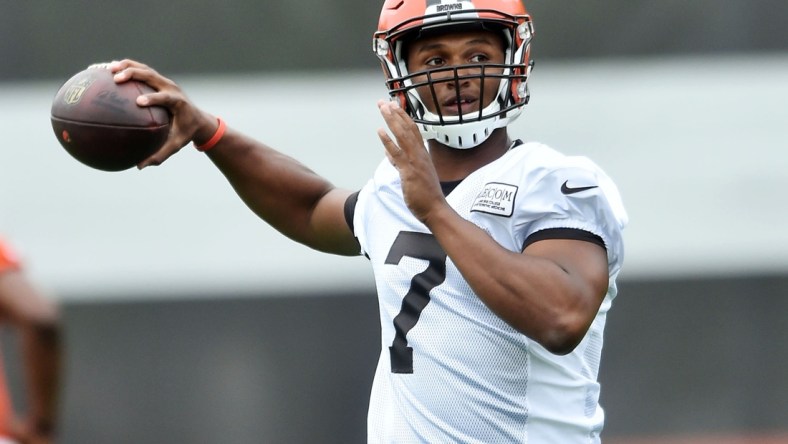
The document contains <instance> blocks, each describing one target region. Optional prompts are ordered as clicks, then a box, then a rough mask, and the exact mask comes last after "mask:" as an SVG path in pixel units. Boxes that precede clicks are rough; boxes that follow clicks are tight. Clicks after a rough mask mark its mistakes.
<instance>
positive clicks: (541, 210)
mask: <svg viewBox="0 0 788 444" xmlns="http://www.w3.org/2000/svg"><path fill="white" fill-rule="evenodd" d="M517 214H518V216H517V220H516V221H515V236H516V237H517V239H518V241H519V242H520V245H525V244H526V243H527V242H528V239H529V238H530V237H532V236H538V234H537V233H539V232H542V231H543V230H553V229H570V230H582V231H586V232H588V233H591V234H592V235H595V236H598V237H599V238H600V239H602V241H603V242H604V246H605V248H606V249H607V254H608V262H609V263H610V265H611V270H612V269H613V268H616V267H618V266H620V264H621V262H622V261H623V253H624V247H623V239H622V230H623V228H624V226H625V225H626V223H627V215H626V212H625V210H624V207H623V204H622V203H621V198H620V195H619V192H618V189H617V188H616V186H615V184H614V183H613V181H612V180H611V179H610V178H609V177H608V176H607V175H606V174H605V173H604V172H603V171H602V170H600V169H599V168H597V167H596V166H595V165H594V164H593V163H591V162H590V161H586V160H585V159H578V160H575V161H573V162H569V163H568V165H565V166H562V167H560V168H556V169H552V170H549V171H547V172H546V173H545V174H544V175H542V176H541V177H540V178H539V180H537V181H536V182H535V183H534V184H533V185H531V186H530V187H528V191H527V193H526V195H525V196H524V198H523V199H522V200H521V203H520V205H519V208H518V211H517Z"/></svg>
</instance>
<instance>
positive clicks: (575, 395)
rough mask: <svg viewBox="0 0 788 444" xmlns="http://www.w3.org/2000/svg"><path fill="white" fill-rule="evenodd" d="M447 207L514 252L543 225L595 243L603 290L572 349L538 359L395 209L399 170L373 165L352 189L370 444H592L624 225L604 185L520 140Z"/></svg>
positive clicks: (599, 421)
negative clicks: (605, 272)
mask: <svg viewBox="0 0 788 444" xmlns="http://www.w3.org/2000/svg"><path fill="white" fill-rule="evenodd" d="M446 198H447V201H448V202H449V204H450V205H451V206H452V207H453V208H454V210H455V211H457V213H459V214H460V215H461V216H462V217H463V218H465V219H467V220H469V221H471V222H473V223H474V224H476V225H477V226H479V227H481V228H482V229H483V230H484V231H486V232H487V233H488V234H489V235H490V236H492V237H493V238H494V239H495V240H496V241H497V242H498V243H499V244H501V245H502V246H503V247H504V248H506V249H508V250H511V251H516V252H521V251H522V250H523V248H524V245H525V244H526V241H527V240H528V239H529V236H531V235H533V234H534V233H536V232H540V233H541V234H544V233H551V232H559V233H560V232H562V231H561V230H552V231H551V229H559V228H561V229H567V228H568V229H571V230H563V232H568V231H572V232H578V230H583V231H585V232H588V233H592V234H593V235H596V236H598V237H599V238H601V240H602V241H603V242H604V245H605V247H606V249H607V255H608V263H609V275H610V285H609V290H608V293H607V295H606V296H605V299H604V302H603V303H602V306H601V308H600V310H599V313H598V314H597V316H596V319H595V320H594V322H593V324H592V325H591V328H590V329H589V331H588V333H587V334H586V337H585V338H584V339H583V341H582V342H581V343H580V345H578V347H577V348H576V349H575V350H574V351H573V352H571V353H569V354H568V355H565V356H557V355H554V354H552V353H550V352H548V351H547V350H546V349H544V348H543V347H542V346H540V345H539V344H537V343H536V342H535V341H533V340H531V339H529V338H528V337H526V336H525V335H523V334H522V333H519V332H518V331H516V330H515V329H513V328H512V327H511V326H509V325H508V324H507V323H506V322H504V321H503V320H502V319H501V318H499V317H498V316H496V315H495V314H494V313H493V312H492V311H490V310H489V309H488V308H487V307H486V306H485V304H484V303H482V301H481V300H480V299H479V298H478V297H477V296H476V295H475V294H474V292H473V291H472V290H471V288H470V287H469V286H468V284H467V282H466V281H465V279H464V278H463V277H462V275H461V274H460V273H459V271H458V270H457V268H456V267H455V266H454V264H453V263H452V261H451V259H449V258H447V256H446V253H445V252H443V250H442V248H441V247H440V246H439V245H438V243H437V242H436V240H435V238H434V237H433V236H432V235H431V234H430V233H429V231H428V230H427V228H426V227H425V226H424V225H423V224H422V223H421V222H419V221H418V220H417V219H416V218H415V217H414V216H413V215H412V214H411V212H410V211H409V210H408V208H407V207H406V206H405V203H404V201H403V198H402V189H401V186H400V178H399V174H398V172H397V171H396V170H395V169H394V168H393V167H392V166H391V165H390V164H389V162H388V161H387V160H384V161H383V162H382V163H381V165H380V166H379V167H378V169H377V171H376V172H375V175H374V177H373V178H372V179H371V180H370V181H369V183H367V185H365V186H364V188H363V189H362V190H361V191H360V192H359V195H358V200H357V203H356V209H355V213H354V216H353V229H354V231H355V235H356V237H357V238H358V240H359V242H360V244H361V248H362V253H363V254H365V255H367V256H368V257H369V259H370V261H371V262H372V266H373V270H374V274H375V280H376V285H377V292H378V297H379V303H380V319H381V326H382V334H381V340H382V344H381V345H382V350H381V354H380V359H379V361H378V366H377V371H376V373H375V379H374V383H373V387H372V394H371V399H370V406H369V415H368V440H369V442H371V443H384V442H385V443H455V442H456V443H485V444H489V443H515V442H518V443H538V444H546V443H560V444H567V443H585V444H587V443H593V442H598V441H599V432H600V431H601V429H602V425H603V422H604V413H603V411H602V409H601V408H600V407H599V403H598V400H599V384H598V382H597V372H598V369H599V359H600V355H601V350H602V331H603V329H604V325H605V316H606V313H607V311H608V309H609V308H610V304H611V302H612V300H613V298H614V297H615V296H616V284H615V279H616V276H617V274H618V271H619V269H620V267H621V262H622V259H623V245H622V238H621V230H622V228H623V227H624V225H625V224H626V219H627V216H626V213H625V211H624V209H623V206H622V204H621V199H620V197H619V194H618V191H617V189H616V187H615V185H614V184H613V182H612V181H611V180H610V179H609V178H608V177H607V175H605V173H604V172H602V170H601V169H599V168H598V167H597V166H596V165H595V164H594V163H592V162H591V161H589V160H588V159H586V158H583V157H568V156H564V155H562V154H560V153H558V152H556V151H554V150H552V149H550V148H548V147H547V146H545V145H542V144H538V143H527V144H523V145H520V146H518V147H516V148H514V149H512V150H510V151H509V152H508V153H506V154H505V155H504V156H502V157H501V158H500V159H497V160H496V161H494V162H492V163H490V164H488V165H486V166H484V167H482V168H481V169H479V170H477V171H475V172H474V173H473V174H471V175H470V176H468V177H467V178H465V179H464V180H463V181H462V182H461V183H459V185H457V186H456V188H455V189H454V190H453V191H451V192H450V193H449V194H448V195H447V197H446ZM546 230H547V231H546ZM557 237H561V236H557ZM468 254H473V252H472V251H469V252H468Z"/></svg>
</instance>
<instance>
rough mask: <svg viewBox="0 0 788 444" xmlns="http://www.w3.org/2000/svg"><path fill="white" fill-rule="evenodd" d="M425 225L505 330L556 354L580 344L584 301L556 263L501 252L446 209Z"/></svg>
mask: <svg viewBox="0 0 788 444" xmlns="http://www.w3.org/2000/svg"><path fill="white" fill-rule="evenodd" d="M428 223H429V225H428V226H429V227H430V229H431V231H432V233H433V235H434V236H435V237H436V239H437V240H438V242H439V243H440V244H441V246H442V247H443V249H444V251H446V253H447V255H448V256H449V257H450V258H451V260H452V262H454V264H455V265H456V266H457V268H458V270H459V271H460V273H461V274H462V275H463V277H464V278H465V280H466V281H467V282H468V284H469V285H470V286H471V288H472V289H473V290H474V292H475V293H476V295H477V296H478V297H479V298H480V299H481V300H482V301H483V302H484V303H485V304H486V305H487V306H488V307H489V308H490V309H491V310H492V311H493V312H495V313H496V314H497V315H498V316H499V317H501V318H502V319H503V320H504V321H506V322H507V323H508V324H509V325H511V326H512V327H513V328H515V329H516V330H518V331H520V332H521V333H523V334H525V335H526V336H528V337H529V338H531V339H533V340H535V341H536V342H538V343H540V344H541V345H542V346H544V347H545V348H547V349H548V350H550V351H552V352H554V353H559V354H561V353H567V352H569V351H571V349H573V348H574V347H575V346H576V345H577V343H578V342H579V341H580V340H581V339H582V337H583V336H584V334H585V331H586V330H587V327H588V320H587V318H588V316H587V310H585V309H584V307H582V306H580V304H581V301H584V300H585V299H584V298H583V297H581V296H580V295H579V294H578V292H579V291H580V290H579V289H578V288H577V287H576V286H575V285H574V284H573V280H572V278H571V277H570V276H569V275H568V273H567V272H566V271H565V270H563V269H562V268H561V267H560V266H558V264H556V263H555V262H552V261H550V260H547V259H545V258H541V257H534V256H529V255H524V254H521V253H518V252H512V251H509V250H507V249H505V248H503V247H502V246H501V245H499V244H498V243H497V242H495V240H494V239H493V238H491V237H490V236H489V235H487V233H485V232H484V231H483V230H482V229H480V228H479V227H477V226H476V225H474V224H473V223H471V222H469V221H466V220H464V219H462V218H461V217H460V216H459V215H458V214H457V213H455V212H454V210H452V209H451V208H449V207H446V208H445V209H444V210H442V211H440V212H439V213H438V214H436V215H435V216H434V217H433V219H432V220H431V221H429V222H428Z"/></svg>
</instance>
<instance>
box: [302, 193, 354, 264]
mask: <svg viewBox="0 0 788 444" xmlns="http://www.w3.org/2000/svg"><path fill="white" fill-rule="evenodd" d="M352 194H353V192H352V191H349V190H343V189H338V188H334V189H332V190H331V191H329V192H328V193H326V194H325V195H324V196H323V197H322V198H321V199H320V201H319V202H318V203H317V205H315V208H314V210H313V212H312V215H311V219H310V221H309V225H310V228H311V231H312V234H313V239H314V242H313V247H314V248H316V249H318V250H321V251H325V252H327V253H334V254H340V255H344V256H355V255H358V254H359V251H360V247H359V244H358V240H357V239H356V238H355V236H354V234H353V231H352V230H351V228H350V225H349V224H348V222H347V219H346V215H345V203H346V202H347V200H348V198H349V197H350V196H351V195H352Z"/></svg>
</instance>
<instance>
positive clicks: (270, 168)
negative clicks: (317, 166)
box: [208, 129, 334, 247]
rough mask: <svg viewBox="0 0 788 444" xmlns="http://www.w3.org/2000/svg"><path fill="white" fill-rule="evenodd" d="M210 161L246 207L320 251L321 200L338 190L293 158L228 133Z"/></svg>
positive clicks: (230, 130) (234, 133)
mask: <svg viewBox="0 0 788 444" xmlns="http://www.w3.org/2000/svg"><path fill="white" fill-rule="evenodd" d="M208 156H209V157H210V159H211V160H212V161H213V162H214V164H215V165H216V166H217V167H218V168H219V170H220V171H221V172H222V173H223V174H224V176H225V177H226V178H227V180H228V181H229V182H230V184H231V185H232V187H233V188H234V189H235V191H236V193H237V194H238V195H239V196H240V198H241V199H242V200H243V201H244V203H245V204H246V205H247V206H248V207H249V208H250V209H251V210H252V211H253V212H254V213H255V214H257V215H258V216H259V217H260V218H262V219H263V220H265V221H266V222H267V223H268V224H270V225H271V226H272V227H274V228H275V229H277V230H278V231H280V232H281V233H283V234H284V235H286V236H288V237H290V238H292V239H294V240H296V241H298V242H301V243H304V244H306V245H309V246H313V247H314V246H315V243H316V242H319V237H320V236H319V234H320V233H316V232H315V231H314V227H313V226H312V225H311V224H310V220H311V217H312V214H313V212H314V209H315V207H316V206H317V204H318V202H319V201H320V199H321V198H323V197H324V196H325V195H326V194H327V193H328V192H329V191H331V190H332V189H333V188H334V187H333V185H332V184H331V183H330V182H328V181H327V180H325V179H324V178H322V177H320V176H318V175H317V174H316V173H314V172H313V171H311V170H310V169H309V168H307V167H305V166H304V165H303V164H301V163H300V162H298V161H296V160H294V159H293V158H291V157H289V156H287V155H284V154H282V153H280V152H278V151H275V150H273V149H271V148H269V147H267V146H265V145H263V144H261V143H259V142H257V141H255V140H253V139H251V138H249V137H247V136H245V135H243V134H241V133H239V132H236V131H233V130H232V129H228V130H227V133H226V134H225V136H224V137H223V138H222V140H221V142H220V143H219V144H217V145H216V147H215V148H213V149H211V150H210V151H208Z"/></svg>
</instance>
